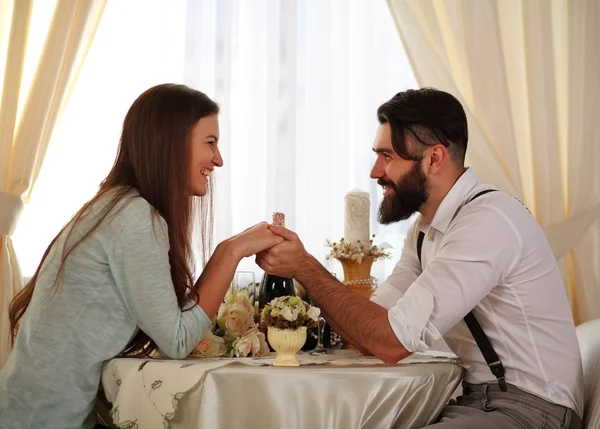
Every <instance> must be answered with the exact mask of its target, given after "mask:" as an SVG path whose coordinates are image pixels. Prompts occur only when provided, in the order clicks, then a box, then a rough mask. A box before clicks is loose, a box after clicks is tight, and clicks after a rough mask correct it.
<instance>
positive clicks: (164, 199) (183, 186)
mask: <svg viewBox="0 0 600 429" xmlns="http://www.w3.org/2000/svg"><path fill="white" fill-rule="evenodd" d="M218 112H219V108H218V106H217V105H216V104H215V103H214V102H213V101H212V100H210V99H209V98H208V97H207V96H206V95H204V94H203V93H201V92H198V91H195V90H192V89H190V88H188V87H186V86H182V85H159V86H156V87H153V88H151V89H149V90H147V91H146V92H144V93H143V94H142V95H141V96H140V97H139V98H138V99H137V100H136V101H135V102H134V103H133V105H132V106H131V108H130V109H129V112H128V113H127V116H126V117H125V121H124V123H123V132H122V135H121V141H120V145H119V151H118V155H117V159H116V161H115V164H114V166H113V168H112V170H111V172H110V173H109V175H108V176H107V177H106V179H104V181H103V182H102V184H101V186H100V190H99V192H98V193H97V194H96V196H95V197H94V198H92V200H91V201H89V202H88V203H86V204H85V205H84V206H83V207H82V208H81V210H80V211H79V212H78V213H77V214H76V215H75V216H74V218H73V219H72V220H71V222H69V224H67V226H66V227H65V228H63V230H62V231H61V232H60V233H59V234H58V235H57V237H56V238H55V239H54V240H53V241H52V243H51V244H50V246H49V247H48V249H47V250H46V253H45V254H44V257H43V258H42V261H41V263H40V266H39V267H38V269H37V271H36V273H35V275H34V276H33V278H32V279H31V281H30V282H29V284H27V286H26V287H25V288H24V289H23V290H22V291H21V292H20V293H19V294H18V295H17V297H16V298H15V299H14V300H13V302H12V303H11V306H10V314H9V318H10V322H11V329H12V332H13V335H16V340H15V342H14V349H13V351H12V353H11V355H10V357H9V359H8V361H7V363H6V364H5V365H4V367H3V368H2V370H1V371H0V428H11V429H17V428H42V427H43V428H61V429H67V428H81V427H85V428H89V427H93V426H94V424H95V412H94V403H95V398H96V394H97V390H98V385H99V381H100V373H101V368H102V363H103V362H104V361H106V360H108V359H111V358H113V357H115V356H117V355H124V356H132V357H142V356H149V355H151V354H153V353H154V352H156V351H160V353H161V354H162V355H166V356H168V357H170V358H173V359H183V358H185V357H186V356H187V355H188V354H189V353H190V352H191V351H192V349H193V348H194V346H196V345H197V344H198V342H199V341H200V339H201V337H202V334H203V333H204V331H206V329H208V328H209V325H210V320H211V319H212V318H213V317H214V316H215V313H216V311H217V309H218V307H219V304H220V303H221V302H222V301H223V297H224V295H225V293H226V292H227V289H228V287H229V285H230V283H231V280H232V278H233V275H234V273H235V269H236V267H237V265H238V263H239V262H240V260H241V259H242V258H243V257H246V256H251V255H253V254H255V253H257V252H260V251H262V250H265V249H268V248H270V247H272V246H274V245H276V244H278V243H280V242H281V241H282V239H281V238H279V237H277V236H276V235H274V234H273V233H272V232H270V231H269V229H268V228H267V224H266V223H262V224H258V225H256V226H254V227H252V228H250V229H248V230H246V231H244V232H243V233H241V234H239V235H236V236H234V237H232V238H230V239H228V240H225V241H224V242H222V243H220V244H219V245H218V246H217V247H216V249H215V251H214V253H213V255H212V257H211V258H210V260H209V261H208V263H206V264H205V267H204V269H203V271H202V274H201V275H200V277H199V279H198V281H196V282H195V284H194V280H193V279H194V271H193V264H192V261H193V259H194V254H193V252H192V245H191V243H192V230H193V229H195V228H194V227H193V225H194V223H195V221H194V210H193V209H194V200H195V199H194V198H193V197H194V196H198V197H203V198H201V199H200V208H201V216H200V223H199V225H198V228H199V230H200V235H201V237H202V255H206V254H207V250H208V249H209V247H210V243H209V242H208V240H204V238H205V236H206V235H207V231H209V229H210V228H211V226H212V223H211V222H210V221H211V210H210V208H211V206H212V205H211V204H210V201H211V199H210V182H211V175H212V172H213V170H214V169H215V168H216V167H221V166H222V165H223V160H222V158H221V154H220V152H219V148H218V141H219V126H218V119H217V115H218ZM17 331H18V335H17Z"/></svg>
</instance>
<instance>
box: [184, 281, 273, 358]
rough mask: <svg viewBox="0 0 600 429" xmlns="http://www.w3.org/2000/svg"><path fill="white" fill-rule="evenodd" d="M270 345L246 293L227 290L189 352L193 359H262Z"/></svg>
mask: <svg viewBox="0 0 600 429" xmlns="http://www.w3.org/2000/svg"><path fill="white" fill-rule="evenodd" d="M268 353H269V346H268V345H267V343H266V341H265V334H263V333H262V332H259V330H258V325H257V324H256V322H255V320H254V306H253V305H252V303H251V302H250V298H249V296H248V292H246V291H241V292H238V291H233V292H232V291H229V292H227V295H225V299H224V302H223V303H222V304H221V306H220V307H219V311H218V312H217V317H216V318H215V319H214V320H213V321H212V324H211V327H210V328H209V329H207V330H206V332H205V333H204V336H203V337H202V339H201V340H200V343H199V344H198V345H197V346H196V348H195V349H194V351H193V352H192V356H194V357H217V356H227V355H228V356H230V357H247V356H253V357H257V356H265V355H266V354H268Z"/></svg>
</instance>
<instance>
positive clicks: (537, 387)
mask: <svg viewBox="0 0 600 429" xmlns="http://www.w3.org/2000/svg"><path fill="white" fill-rule="evenodd" d="M485 189H493V187H492V186H489V185H481V184H479V183H478V182H477V180H476V178H475V175H474V174H473V172H472V171H471V170H467V171H465V173H463V175H462V176H461V177H460V178H459V179H458V181H457V182H456V183H455V185H454V186H453V187H452V189H451V190H450V192H448V194H447V195H446V197H445V198H444V200H443V201H442V203H441V204H440V206H439V208H438V210H437V211H436V213H435V216H434V218H433V221H432V222H431V225H426V224H424V222H422V221H421V218H420V217H419V218H418V219H417V220H416V221H415V222H414V223H413V225H412V226H411V227H410V229H409V231H408V233H407V236H406V239H405V241H404V248H403V250H402V256H401V258H400V261H399V262H398V264H397V265H396V267H395V268H394V271H393V273H392V275H391V276H390V277H389V278H388V279H387V280H386V281H385V282H384V283H383V284H382V285H381V286H380V287H379V288H378V289H377V290H376V291H375V293H374V294H373V296H372V298H371V299H372V300H373V301H374V302H376V303H377V304H379V305H381V306H383V307H385V308H387V309H388V320H389V322H390V325H391V327H392V329H393V331H394V333H395V334H396V336H397V337H398V340H399V341H400V342H401V343H402V345H403V346H404V347H405V348H406V349H407V350H408V351H410V352H418V351H424V350H426V349H427V348H429V347H431V345H432V344H433V343H434V342H436V341H438V340H439V339H440V338H442V337H443V338H444V340H445V341H446V343H447V344H448V346H449V347H450V348H451V349H452V351H453V352H454V353H456V355H457V356H459V357H460V358H461V359H462V360H463V362H465V363H467V364H469V365H470V370H469V371H468V372H467V375H466V378H465V380H466V381H467V382H469V383H475V384H478V383H488V382H489V383H495V382H497V380H496V378H495V377H494V376H493V375H492V373H491V371H490V369H489V367H488V366H487V364H486V362H485V359H484V358H483V355H482V354H481V351H480V350H479V348H478V347H477V344H476V343H475V340H474V339H473V336H472V335H471V333H470V332H469V329H468V328H467V325H466V324H465V322H464V321H463V320H462V319H463V317H464V316H466V315H467V313H468V312H469V311H471V310H473V314H474V315H475V317H476V318H477V321H478V322H479V324H480V325H481V327H482V329H483V330H484V332H485V333H486V335H487V336H488V338H489V340H490V342H491V343H492V346H493V347H494V350H495V351H496V353H497V354H498V356H499V358H500V360H501V361H502V363H503V365H504V367H505V369H506V381H507V382H508V383H510V384H513V385H515V386H517V387H519V388H521V389H523V390H525V391H527V392H530V393H532V394H534V395H537V396H539V397H542V398H544V399H546V400H548V401H550V402H552V403H555V404H559V405H563V406H565V407H569V408H571V409H572V410H574V411H575V412H576V413H577V414H578V415H579V416H580V417H581V416H582V414H583V412H582V411H583V392H582V385H583V372H582V364H581V356H580V353H579V346H578V343H577V337H576V335H575V326H574V323H573V318H572V316H571V312H570V309H569V303H568V300H567V296H566V292H565V288H564V285H563V282H562V280H561V277H560V274H559V271H558V267H557V264H556V261H555V259H554V255H553V254H552V251H551V249H550V246H549V245H548V242H547V240H546V237H545V236H544V233H543V231H542V229H541V228H540V226H539V225H538V224H537V222H536V221H535V219H534V218H533V216H532V215H531V214H530V213H529V212H528V210H527V209H526V207H525V206H523V205H522V204H521V203H520V202H519V201H518V200H517V199H515V198H513V197H512V196H510V195H507V194H505V193H503V192H499V191H497V192H490V193H487V194H485V195H481V196H479V197H478V198H477V199H475V200H473V201H471V202H470V203H468V204H465V203H466V202H467V201H469V199H470V198H472V197H473V196H474V195H475V194H477V193H478V192H480V191H482V190H485ZM457 211H458V213H457ZM419 231H422V232H424V233H425V239H424V240H423V248H422V254H421V258H422V268H421V264H420V263H419V259H418V257H417V236H418V234H419Z"/></svg>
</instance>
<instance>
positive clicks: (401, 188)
mask: <svg viewBox="0 0 600 429" xmlns="http://www.w3.org/2000/svg"><path fill="white" fill-rule="evenodd" d="M377 183H378V184H379V185H385V186H388V187H390V188H392V189H393V191H394V193H393V194H392V195H385V196H384V197H383V201H381V204H380V205H379V215H378V220H379V223H382V224H384V225H388V224H390V223H394V222H399V221H401V220H406V219H408V218H409V217H411V216H412V214H413V213H415V212H416V211H418V210H419V208H420V207H421V206H422V205H423V204H425V202H426V201H427V197H428V196H429V189H428V186H427V177H425V174H424V173H423V169H422V167H421V163H420V162H415V165H414V166H413V167H412V168H411V169H410V171H409V172H408V173H406V174H405V175H404V176H402V178H401V179H400V180H399V181H398V183H393V182H387V181H384V180H381V179H379V180H377Z"/></svg>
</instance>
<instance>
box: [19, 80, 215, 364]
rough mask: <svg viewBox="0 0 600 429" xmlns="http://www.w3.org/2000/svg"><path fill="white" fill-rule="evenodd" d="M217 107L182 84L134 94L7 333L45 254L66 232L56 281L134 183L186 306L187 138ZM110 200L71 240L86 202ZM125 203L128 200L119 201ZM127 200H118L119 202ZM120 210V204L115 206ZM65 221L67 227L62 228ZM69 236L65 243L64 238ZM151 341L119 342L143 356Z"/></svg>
mask: <svg viewBox="0 0 600 429" xmlns="http://www.w3.org/2000/svg"><path fill="white" fill-rule="evenodd" d="M218 113H219V107H218V105H217V104H216V103H215V102H214V101H212V100H211V99H210V98H209V97H207V96H206V95H205V94H203V93H202V92H199V91H196V90H193V89H191V88H188V87H187V86H184V85H174V84H164V85H158V86H155V87H152V88H150V89H148V90H147V91H145V92H144V93H143V94H142V95H140V96H139V97H138V98H137V100H135V102H134V103H133V105H132V106H131V107H130V109H129V111H128V112H127V115H126V116H125V121H124V122H123V132H122V134H121V139H120V143H119V150H118V154H117V158H116V160H115V163H114V165H113V167H112V170H111V171H110V173H109V174H108V176H107V177H106V178H105V179H104V180H103V181H102V183H101V185H100V190H99V191H98V193H97V194H96V195H95V196H94V197H93V198H92V199H91V200H90V201H88V202H87V203H86V204H85V205H84V206H83V207H82V208H81V209H80V210H79V211H78V212H77V213H76V214H75V216H74V217H73V219H72V220H71V221H70V222H69V223H68V224H67V225H66V226H65V227H64V228H63V229H62V230H61V231H60V232H59V233H58V235H57V236H56V237H55V238H54V239H53V240H52V242H51V243H50V245H49V246H48V248H47V249H46V252H45V253H44V256H43V257H42V260H41V262H40V265H39V266H38V268H37V270H36V272H35V274H34V275H33V277H32V278H31V280H30V281H29V283H27V285H26V286H25V287H24V288H23V290H21V291H20V292H19V293H18V294H17V296H16V297H15V298H14V299H13V301H12V302H11V304H10V307H9V320H10V326H11V332H12V340H13V342H14V339H15V337H16V335H17V331H18V326H19V321H20V320H21V318H22V317H23V315H24V314H25V311H26V310H27V307H28V306H29V303H30V302H31V298H32V296H33V292H34V289H35V285H36V283H37V280H38V276H39V274H40V269H41V268H42V266H43V264H44V261H45V260H46V257H47V256H48V254H49V253H50V250H51V249H52V247H53V246H54V245H55V244H56V243H57V240H58V238H59V237H60V236H61V234H63V233H66V234H67V236H66V239H65V240H63V242H64V243H65V244H64V246H63V248H62V256H61V264H60V267H59V269H58V273H57V277H56V280H55V282H54V287H58V285H59V284H60V279H61V278H62V274H63V268H64V265H65V261H66V260H67V258H68V257H69V255H70V254H71V253H72V252H73V250H74V249H75V248H76V247H77V246H78V245H79V244H80V243H81V242H83V241H84V240H86V239H87V238H88V237H89V236H90V235H91V234H92V233H93V232H94V231H95V230H96V229H97V228H98V227H99V226H100V225H101V224H102V222H103V221H104V219H105V218H106V217H107V216H108V215H109V214H111V213H112V214H113V215H114V214H115V213H116V211H115V207H116V206H117V204H118V203H119V201H121V200H123V199H124V198H126V197H127V195H128V194H129V193H130V191H131V190H132V189H135V190H136V191H137V192H138V193H139V195H140V196H141V197H143V198H144V199H145V200H146V201H148V202H149V203H150V204H151V205H152V207H153V208H154V211H155V213H154V214H158V215H160V216H162V217H163V218H164V220H165V221H166V223H167V225H168V228H169V244H170V250H169V262H170V264H171V278H172V279H173V285H174V288H175V293H176V295H177V301H178V303H179V307H180V308H182V309H183V310H184V311H185V310H187V309H186V308H184V306H185V304H186V302H187V301H188V300H189V299H192V300H193V299H194V298H193V297H191V296H190V295H196V297H197V292H196V291H195V289H194V288H193V285H194V262H193V259H194V255H193V252H192V231H193V229H194V228H193V226H192V224H193V223H194V222H195V220H196V219H195V216H194V213H195V210H194V205H195V201H194V200H195V199H194V198H191V197H189V196H187V189H189V188H188V187H189V177H188V175H189V168H188V162H189V161H188V160H189V156H188V155H189V150H190V145H189V141H190V138H191V131H192V128H193V127H194V125H195V124H196V123H197V122H198V121H199V120H200V119H201V118H203V117H205V116H209V115H213V114H218ZM212 188H213V186H212V182H211V183H210V184H209V191H208V194H207V195H206V196H205V197H202V198H200V213H199V215H200V220H199V224H198V227H199V231H200V237H201V245H200V246H201V249H200V250H201V257H202V259H203V261H204V262H206V259H207V258H208V255H209V252H210V247H211V243H210V241H211V240H210V237H211V234H210V231H212V196H211V191H210V189H212ZM105 196H106V198H108V199H109V203H108V204H107V205H106V207H105V208H104V209H103V211H102V212H101V213H100V214H99V215H98V218H97V219H96V221H95V223H94V225H93V226H92V227H91V228H90V229H89V230H88V231H87V232H86V233H85V234H84V235H83V236H82V238H81V239H80V240H78V241H77V242H75V243H73V244H71V243H70V242H69V241H70V240H69V238H70V236H71V234H72V232H73V230H74V228H73V227H74V226H75V225H76V224H77V223H78V222H80V221H81V220H82V218H85V217H86V215H87V214H88V213H89V212H88V209H89V208H90V206H92V205H93V204H94V203H95V202H96V201H98V200H99V199H100V198H103V197H105ZM125 204H126V203H125ZM125 204H121V205H120V207H123V206H124V205H125ZM117 210H119V209H117ZM67 229H69V230H68V231H67V232H65V231H66V230H67ZM67 244H68V245H67ZM156 349H157V346H156V344H155V343H154V341H152V339H150V337H148V336H147V335H146V334H145V333H144V332H142V331H141V330H140V331H139V332H138V334H137V335H136V336H135V337H134V338H133V339H132V340H131V342H130V343H129V344H128V345H127V346H126V347H125V349H124V350H123V355H126V356H131V357H143V356H148V355H150V354H151V353H152V352H154V351H155V350H156Z"/></svg>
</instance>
